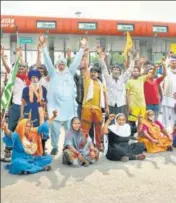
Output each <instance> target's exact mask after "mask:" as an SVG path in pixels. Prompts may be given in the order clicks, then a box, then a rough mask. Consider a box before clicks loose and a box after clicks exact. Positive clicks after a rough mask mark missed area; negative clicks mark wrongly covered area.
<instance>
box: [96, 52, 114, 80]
mask: <svg viewBox="0 0 176 203" xmlns="http://www.w3.org/2000/svg"><path fill="white" fill-rule="evenodd" d="M98 53H99V52H98ZM105 57H106V55H105V53H103V52H100V53H99V64H100V67H101V69H102V73H103V75H104V77H105V80H106V83H110V82H111V81H112V76H111V75H110V74H109V71H108V67H107V65H106V62H105Z"/></svg>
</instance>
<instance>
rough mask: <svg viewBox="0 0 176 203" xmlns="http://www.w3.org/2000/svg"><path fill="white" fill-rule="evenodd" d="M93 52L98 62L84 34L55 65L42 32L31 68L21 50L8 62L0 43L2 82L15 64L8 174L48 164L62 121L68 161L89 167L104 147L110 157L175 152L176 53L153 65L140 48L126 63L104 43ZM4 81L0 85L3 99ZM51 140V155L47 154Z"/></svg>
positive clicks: (4, 132) (6, 129) (7, 130)
mask: <svg viewBox="0 0 176 203" xmlns="http://www.w3.org/2000/svg"><path fill="white" fill-rule="evenodd" d="M96 51H97V55H98V59H99V62H98V63H95V64H93V65H92V66H90V64H89V48H88V39H87V37H83V38H82V39H81V40H80V49H79V51H78V53H77V54H76V55H75V57H74V58H73V59H72V58H71V50H69V49H68V50H67V57H66V58H62V57H59V58H58V59H57V62H56V64H53V63H52V60H51V58H50V56H49V53H48V50H47V41H46V38H45V36H44V35H40V36H39V43H38V46H37V61H36V64H35V65H34V66H31V67H30V68H28V67H27V66H26V65H25V63H24V61H23V57H22V50H21V48H17V51H16V58H17V61H16V63H15V64H13V66H12V67H10V66H9V64H8V63H7V61H6V59H5V51H4V48H3V47H1V59H2V63H3V66H4V67H5V70H6V74H7V77H6V80H5V81H3V82H5V83H7V84H8V75H10V74H11V73H12V71H13V69H14V66H15V65H18V72H17V74H16V78H15V82H14V86H13V92H12V99H11V104H10V108H9V113H8V122H7V120H5V119H4V118H5V116H4V115H3V114H1V116H2V118H1V139H2V140H3V142H4V154H3V157H1V161H5V162H11V163H9V164H7V165H6V168H7V169H8V170H9V172H10V173H12V174H32V173H36V172H39V171H49V170H51V163H52V156H55V155H57V154H58V152H59V147H58V143H59V136H60V134H61V128H62V127H64V130H65V137H64V146H63V150H62V162H63V164H65V165H71V166H74V167H81V166H89V165H90V164H93V163H96V161H98V159H99V157H100V153H101V152H103V154H104V155H105V156H106V157H107V159H109V160H113V161H124V162H125V161H129V160H144V159H145V158H146V152H147V153H158V152H165V151H171V153H172V151H173V147H175V146H176V82H175V81H176V55H174V53H172V52H169V54H168V56H167V57H166V58H164V57H162V58H161V60H160V61H158V62H156V63H153V62H151V61H150V60H147V59H145V58H144V57H141V58H139V57H138V53H137V52H138V50H135V51H132V50H130V49H129V50H128V52H127V56H126V59H125V61H124V64H114V65H111V66H110V65H109V64H108V62H107V61H108V60H107V57H108V55H107V53H106V51H105V50H104V49H103V47H101V46H100V45H97V47H96ZM42 54H43V58H44V64H42V63H41V55H42ZM18 62H19V64H18ZM5 85H6V84H3V85H1V86H2V88H1V97H3V92H4V90H3V88H5ZM5 113H6V112H5ZM5 113H4V114H5ZM105 138H106V139H105ZM48 141H51V146H52V150H51V154H49V153H47V152H46V151H47V146H46V142H48ZM51 155H52V156H51Z"/></svg>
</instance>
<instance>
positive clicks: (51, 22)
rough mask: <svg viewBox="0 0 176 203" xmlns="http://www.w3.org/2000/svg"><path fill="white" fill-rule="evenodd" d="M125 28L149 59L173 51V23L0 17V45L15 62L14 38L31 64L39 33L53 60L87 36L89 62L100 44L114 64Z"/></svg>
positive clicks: (175, 42)
mask: <svg viewBox="0 0 176 203" xmlns="http://www.w3.org/2000/svg"><path fill="white" fill-rule="evenodd" d="M127 31H129V32H130V35H131V37H132V40H133V44H134V46H133V49H139V53H140V56H145V57H146V58H148V59H149V60H151V61H153V62H155V61H157V60H158V59H160V58H161V57H162V56H165V55H167V53H168V52H169V50H172V51H174V52H175V53H176V23H164V22H144V21H125V20H100V19H82V18H55V17H32V16H6V15H2V16H1V44H2V46H4V48H5V53H6V55H7V60H8V62H9V63H10V64H12V63H14V61H15V50H16V46H17V39H18V43H20V45H21V47H22V50H23V56H24V59H25V62H26V63H28V65H32V64H35V62H36V59H37V43H38V42H39V40H38V36H39V34H45V35H46V36H47V38H48V50H49V54H50V57H51V59H52V61H53V63H55V62H56V60H57V58H58V57H60V56H66V50H67V48H70V49H71V51H72V56H73V57H74V54H76V52H77V51H78V49H79V40H80V38H81V37H83V36H85V35H87V37H88V40H89V41H88V43H89V49H90V53H89V54H90V56H89V60H90V63H95V62H96V61H97V54H96V49H95V48H96V45H97V44H100V45H101V46H102V47H103V48H105V49H106V50H107V51H108V52H109V53H110V56H111V57H110V61H109V64H115V63H117V62H119V60H121V56H122V53H123V51H124V47H125V43H126V32H127ZM42 62H43V58H42Z"/></svg>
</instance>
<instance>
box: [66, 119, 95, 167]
mask: <svg viewBox="0 0 176 203" xmlns="http://www.w3.org/2000/svg"><path fill="white" fill-rule="evenodd" d="M98 159H99V152H98V150H97V149H96V148H95V147H94V145H93V143H92V140H91V138H90V137H89V134H88V132H87V131H85V130H83V129H81V122H80V120H79V118H77V117H74V118H73V119H72V121H71V130H69V131H68V132H67V133H66V136H65V142H64V152H63V164H66V165H73V166H78V167H79V166H89V164H93V163H94V162H95V161H97V160H98Z"/></svg>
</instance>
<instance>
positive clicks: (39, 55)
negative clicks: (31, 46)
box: [36, 43, 42, 68]
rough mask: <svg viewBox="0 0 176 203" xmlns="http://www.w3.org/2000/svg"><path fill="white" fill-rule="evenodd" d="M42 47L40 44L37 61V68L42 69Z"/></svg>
mask: <svg viewBox="0 0 176 203" xmlns="http://www.w3.org/2000/svg"><path fill="white" fill-rule="evenodd" d="M41 48H42V46H41V44H40V43H39V44H38V46H37V61H36V67H37V68H38V67H40V66H41V53H42V49H41Z"/></svg>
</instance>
